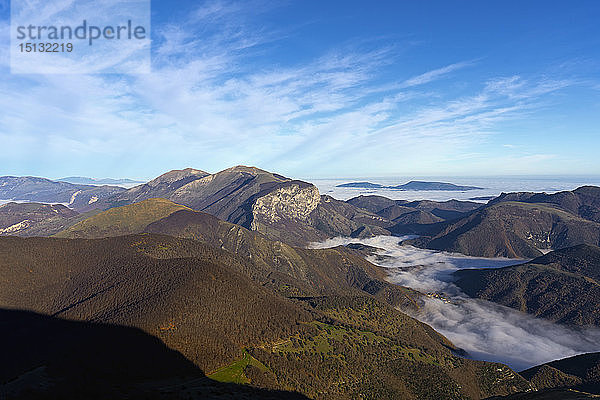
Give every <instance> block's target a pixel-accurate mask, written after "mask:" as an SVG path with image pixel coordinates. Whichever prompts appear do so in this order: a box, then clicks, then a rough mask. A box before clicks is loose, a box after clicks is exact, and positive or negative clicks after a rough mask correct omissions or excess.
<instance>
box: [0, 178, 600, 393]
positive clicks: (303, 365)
mask: <svg viewBox="0 0 600 400" xmlns="http://www.w3.org/2000/svg"><path fill="white" fill-rule="evenodd" d="M0 182H1V183H0V185H1V186H0V197H3V196H6V198H7V199H15V200H27V201H32V202H31V203H20V202H11V203H8V204H5V205H3V206H0V276H1V277H2V278H1V279H0V315H2V320H0V327H2V332H3V333H2V334H1V335H2V337H3V339H4V340H3V341H2V342H1V343H3V345H2V346H3V348H2V351H3V354H8V355H9V357H11V359H12V358H14V359H15V360H18V362H15V363H9V364H8V365H4V366H3V367H2V369H1V370H0V371H1V372H2V373H1V374H0V393H1V394H8V396H9V398H24V399H27V398H49V397H50V398H69V397H71V398H83V397H90V396H91V395H92V394H93V393H98V396H97V397H98V398H119V397H128V398H160V399H163V398H232V397H234V398H315V399H338V398H339V399H347V398H382V399H383V398H402V399H440V398H444V399H481V398H489V397H493V396H509V395H514V396H519V397H518V398H532V399H533V398H541V397H539V396H542V395H543V396H550V397H547V398H568V397H565V396H570V395H571V393H574V392H572V390H585V391H586V392H589V393H599V392H600V390H598V383H597V374H596V373H595V372H594V371H597V359H596V358H594V357H593V356H589V357H587V358H585V357H584V358H577V359H574V360H570V359H566V360H565V361H561V362H555V363H549V364H547V365H546V364H545V365H542V366H539V367H535V368H534V369H532V370H531V371H529V370H528V371H529V372H528V371H525V372H523V373H522V374H519V373H517V372H515V371H513V370H511V369H510V368H509V367H507V366H505V365H502V364H499V363H490V362H484V361H475V360H472V359H469V358H466V357H465V355H466V354H465V353H464V351H462V350H461V349H459V348H457V347H456V346H455V345H454V344H453V343H452V342H451V341H450V340H448V339H447V338H445V337H444V336H443V335H441V334H440V333H438V332H436V331H435V330H433V329H432V328H431V327H429V326H428V325H426V324H423V323H421V322H419V321H417V320H416V319H413V318H411V317H410V316H409V315H408V314H407V313H412V312H414V311H416V310H418V309H419V308H421V307H422V305H423V304H424V301H425V299H426V296H425V295H423V294H421V293H419V292H417V291H415V290H412V289H409V288H404V287H401V286H398V285H394V284H391V283H389V282H387V272H386V270H385V269H383V268H381V267H378V266H376V265H374V264H372V263H371V262H369V261H367V259H366V258H365V257H366V256H368V255H372V254H374V252H376V251H377V249H376V248H370V247H368V246H364V245H358V244H350V245H348V246H338V247H334V248H329V249H310V248H307V244H309V243H310V242H314V241H322V240H324V239H327V238H332V237H335V236H352V237H356V238H362V237H370V236H375V235H382V234H383V235H392V234H395V235H404V234H418V235H421V236H420V237H419V238H416V239H413V240H412V241H410V243H412V244H414V245H418V246H421V247H427V248H432V249H440V250H450V251H459V252H463V253H465V254H472V255H484V256H487V255H489V256H497V255H505V256H509V257H527V258H533V257H538V258H536V259H534V260H532V261H530V262H526V263H523V264H521V265H516V266H513V267H506V268H500V269H496V270H462V271H459V272H457V273H456V278H457V284H458V285H459V287H461V288H462V290H463V291H465V293H467V294H469V295H471V296H473V297H480V298H484V299H488V300H491V301H496V302H498V303H500V304H504V305H507V306H509V307H513V308H517V309H519V310H521V311H524V312H528V313H531V314H533V315H535V316H539V317H542V318H547V319H550V320H554V321H556V322H559V323H563V324H571V325H577V326H583V325H589V324H592V325H598V319H597V318H596V317H597V310H598V309H599V308H598V304H597V300H596V299H597V298H598V293H596V292H597V289H598V281H599V280H598V279H599V278H600V277H599V276H598V271H600V268H599V267H598V265H599V263H598V260H599V259H600V257H599V253H600V249H598V248H597V247H594V246H595V245H598V237H599V236H598V232H600V231H599V230H598V225H600V221H598V218H597V217H598V215H599V214H598V210H599V205H600V202H599V201H598V198H599V197H600V195H599V190H598V189H599V188H594V187H583V188H580V189H577V190H574V191H572V192H562V193H558V194H555V195H546V194H531V193H515V194H502V195H501V196H499V197H498V198H495V199H493V200H492V201H490V202H489V203H488V204H481V203H475V202H465V201H456V200H453V201H447V202H434V201H404V200H391V199H387V198H385V197H381V196H359V197H355V198H353V199H350V200H348V201H340V200H336V199H334V198H332V197H330V196H326V195H321V194H320V193H319V191H318V189H317V188H316V187H315V186H314V185H312V184H310V183H308V182H303V181H298V180H293V179H290V178H287V177H284V176H282V175H279V174H275V173H270V172H268V171H263V170H260V169H257V168H253V167H244V166H237V167H233V168H229V169H226V170H224V171H221V172H218V173H215V174H210V173H207V172H204V171H201V170H197V169H191V168H188V169H184V170H175V171H171V172H168V173H166V174H163V175H161V176H159V177H158V178H156V179H154V180H151V181H149V182H147V183H144V184H140V185H138V186H135V187H133V188H130V189H125V188H120V187H114V186H87V185H78V184H71V183H65V182H53V181H49V180H47V179H43V178H31V177H24V178H18V177H3V178H0ZM67 197H69V201H62V200H64V199H65V198H67ZM86 199H87V201H86ZM92 200H93V201H92ZM44 203H65V204H66V205H63V204H44ZM540 249H543V250H544V251H546V250H552V249H554V250H555V251H552V252H550V253H548V254H546V255H542V251H541V250H540ZM582 293H584V294H582ZM42 330H43V332H46V334H45V336H44V337H43V338H42V337H41V332H42ZM44 341H47V343H49V345H43V344H42V343H46V342H44ZM32 343H33V345H32ZM92 343H94V344H92ZM111 343H112V344H113V345H111ZM17 355H21V356H17ZM578 357H580V356H578ZM150 360H157V361H158V362H151V361H150ZM594 360H596V361H594ZM113 364H114V365H115V366H116V367H115V368H112V369H111V365H113ZM573 366H580V370H576V369H573ZM536 368H537V369H536ZM124 371H131V372H130V373H129V375H127V373H126V372H124ZM536 396H537V397H536ZM551 396H555V397H551ZM556 396H563V397H556ZM586 396H587V395H586ZM514 398H517V397H514Z"/></svg>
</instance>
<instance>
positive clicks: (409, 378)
mask: <svg viewBox="0 0 600 400" xmlns="http://www.w3.org/2000/svg"><path fill="white" fill-rule="evenodd" d="M240 239H241V240H244V239H243V237H241V238H240ZM336 251H337V252H340V253H339V254H340V255H341V256H342V257H340V258H338V260H339V262H341V263H342V264H337V265H339V267H341V268H342V269H343V268H347V267H348V266H349V265H352V261H351V259H352V258H353V257H352V253H351V251H350V250H345V249H340V250H336ZM316 252H317V253H319V254H322V255H325V256H326V255H327V254H331V255H333V254H334V253H331V252H327V251H316ZM0 254H3V257H0V276H2V277H3V279H2V280H0V307H3V308H13V309H14V308H19V309H28V310H32V311H35V312H38V313H44V314H46V315H52V316H55V317H60V318H65V319H69V320H79V321H90V320H93V321H95V322H96V323H102V324H104V323H110V324H118V325H127V326H129V327H132V328H138V329H141V330H142V331H143V332H145V333H146V334H150V335H152V336H154V337H156V338H159V339H160V340H161V341H162V342H163V343H164V344H165V345H166V346H167V347H168V348H169V349H172V350H175V351H177V352H179V353H181V354H182V355H183V356H185V357H186V358H187V359H188V360H190V361H191V362H193V363H194V365H195V366H196V367H198V368H200V369H201V370H202V371H203V373H205V374H206V375H208V376H209V377H211V378H213V379H215V380H219V381H224V382H240V383H251V384H253V385H255V386H260V387H264V388H269V389H281V388H287V389H288V390H296V391H299V392H301V393H303V394H305V395H307V396H309V397H311V398H319V399H326V398H360V397H363V398H383V397H387V398H431V399H434V398H435V399H437V398H448V399H452V398H456V399H458V398H483V397H487V396H491V395H496V394H508V393H513V392H516V391H524V390H527V389H528V388H529V384H528V383H527V382H526V381H525V380H524V379H522V378H521V377H520V376H519V375H517V374H516V373H514V372H513V371H511V370H510V369H509V368H508V367H506V366H504V365H502V364H497V363H487V362H481V361H474V360H468V359H464V358H461V357H458V356H455V355H454V354H453V352H452V349H453V348H454V347H453V346H452V344H451V343H450V342H449V341H448V340H447V339H445V338H444V337H443V336H441V335H440V334H438V333H437V332H435V331H434V330H433V329H431V328H430V327H429V326H427V325H425V324H422V323H420V322H418V321H416V320H415V319H413V318H410V317H408V316H407V315H405V314H403V313H401V312H399V311H398V310H397V309H395V308H394V307H392V306H390V305H388V304H386V303H383V302H381V301H380V300H378V299H375V298H373V297H372V296H370V295H368V294H367V293H365V292H363V293H364V294H360V293H358V292H355V291H353V290H349V291H347V292H346V294H344V295H341V294H337V295H334V294H330V295H324V296H316V297H312V296H311V297H300V298H298V297H295V298H294V297H291V298H286V297H284V296H281V295H280V294H278V292H277V291H274V290H272V289H271V288H269V287H265V286H264V285H262V284H260V283H259V282H257V281H255V280H254V279H252V278H251V277H250V276H249V275H247V274H246V273H245V272H244V271H251V270H253V269H254V268H256V265H255V264H254V263H253V261H252V259H251V258H250V257H239V256H237V255H235V254H233V253H231V252H229V251H227V250H225V249H219V248H217V247H213V246H209V245H207V244H204V243H201V242H199V241H194V240H187V239H178V238H173V237H169V236H164V235H156V234H144V235H131V236H120V237H115V238H107V239H86V240H83V239H53V238H27V239H24V238H16V237H3V238H0ZM343 254H346V256H344V255H343ZM330 260H332V259H331V258H330ZM344 260H346V261H344ZM273 262H274V263H276V260H273ZM253 265H254V267H253ZM300 265H301V264H300ZM319 265H320V266H324V265H325V263H322V262H321V263H317V264H315V265H314V267H315V268H318V266H319ZM331 265H336V263H331ZM344 265H345V266H344ZM335 268H337V267H335ZM296 273H297V274H299V276H302V274H303V269H302V268H300V269H299V270H298V271H297V272H296ZM2 321H3V323H4V320H2ZM19 326H22V325H16V326H14V325H13V326H8V327H6V329H5V330H10V331H11V334H13V335H19V332H18V329H19V328H18V327H19ZM5 330H3V331H5ZM15 330H16V331H15ZM76 332H77V331H75V334H76ZM89 332H90V335H93V334H94V333H93V332H91V331H89ZM40 333H41V331H40ZM5 334H6V333H3V335H5ZM122 335H127V332H124V333H122V334H119V336H122ZM53 337H54V336H53V334H51V336H50V338H53ZM27 338H30V339H35V337H32V336H23V339H24V340H26V339H27ZM111 338H112V341H114V342H115V344H116V346H119V347H117V349H119V348H121V343H127V341H125V342H120V341H119V340H118V339H119V338H118V337H116V338H115V337H114V336H111V335H110V334H109V335H108V336H107V339H111ZM65 339H66V343H68V344H73V345H74V346H76V345H78V344H81V346H82V347H81V348H79V350H78V351H77V352H75V353H73V352H72V351H70V350H69V347H67V348H64V347H62V346H60V343H63V342H61V341H58V342H50V343H57V346H60V347H59V348H57V349H56V351H57V352H58V351H59V350H60V353H52V351H54V347H53V346H48V338H45V339H44V340H42V341H41V345H42V346H43V347H42V348H43V349H50V350H51V352H50V353H45V354H50V359H49V360H50V361H49V363H51V364H52V365H60V363H61V362H62V361H61V359H64V357H65V355H67V356H68V355H72V354H74V357H85V356H86V355H89V354H92V357H90V359H91V360H93V359H95V356H93V355H94V354H95V353H96V352H99V353H102V352H103V349H104V348H105V347H104V344H103V343H104V342H100V343H98V344H89V342H86V340H87V336H83V337H82V336H81V335H79V336H78V337H77V338H76V341H75V342H73V341H72V340H71V341H69V340H68V337H67V338H63V337H59V340H65ZM2 343H3V344H2V346H12V345H14V343H13V341H3V342H2ZM136 343H137V345H136V346H133V345H132V346H131V348H129V349H127V348H126V349H124V351H123V353H122V354H121V355H120V357H117V358H116V359H115V360H119V359H121V357H127V356H130V355H131V354H132V352H134V353H135V352H138V351H139V349H140V348H141V347H143V345H144V343H145V342H143V340H142V339H141V340H138V341H137V342H136ZM38 346H40V343H37V342H35V343H32V344H31V347H30V349H31V351H32V352H34V353H35V352H36V349H37V348H38ZM125 346H126V345H125ZM3 354H5V352H4V351H3ZM52 354H55V355H54V356H53V355H52ZM110 354H111V353H110V352H106V353H102V354H100V355H99V357H101V358H100V359H99V361H98V365H97V370H96V371H97V372H96V373H99V374H110V373H112V374H113V376H116V377H115V379H120V378H121V377H122V376H123V375H124V374H120V369H111V368H106V367H105V364H104V360H106V357H110ZM152 354H153V353H151V352H150V353H148V354H147V357H150V356H152ZM171 354H172V353H171ZM43 355H44V353H41V356H43ZM173 356H175V357H176V356H177V355H176V354H174V355H173ZM22 359H23V360H25V358H21V357H17V360H22ZM162 359H166V358H162ZM75 360H77V358H75ZM144 360H146V358H142V359H141V360H139V362H143V361H144ZM159 360H161V358H159ZM66 361H67V365H69V366H71V365H73V364H71V363H70V362H69V361H70V360H69V359H68V358H67V360H66ZM136 361H138V360H129V361H128V362H126V363H125V364H124V365H123V366H122V368H126V367H127V366H128V365H136V364H135V363H136ZM10 365H12V364H10ZM30 365H32V363H24V364H23V366H22V368H23V369H22V370H23V371H27V370H29V369H27V367H28V366H30ZM75 365H77V366H78V367H80V366H81V364H75ZM86 365H89V364H88V362H85V363H84V364H83V366H84V368H83V369H82V370H81V372H80V373H85V372H86V368H87V367H85V366H86ZM137 365H139V364H137ZM145 365H146V367H147V368H146V370H145V371H148V370H149V372H144V373H141V378H140V379H141V380H143V379H145V377H147V376H148V374H149V373H152V369H151V366H153V365H155V363H154V362H152V363H150V362H147V363H145ZM170 365H171V364H170V362H165V365H162V366H161V368H163V371H164V369H166V368H168V367H169V366H170ZM182 367H183V373H184V374H185V373H187V372H186V369H185V368H189V366H186V365H185V364H184V365H182V366H179V367H178V366H177V365H175V366H174V367H173V368H174V369H173V373H182ZM119 368H121V367H119ZM136 368H137V367H134V368H133V371H136ZM71 371H72V370H71ZM159 371H160V370H159ZM72 373H73V372H70V373H69V375H67V376H72V375H70V374H72ZM74 373H78V371H77V370H76V371H75V372H74ZM158 375H159V376H160V373H159V374H158ZM92 376H94V378H95V375H92ZM127 376H129V375H127ZM94 378H92V379H94ZM21 379H22V380H27V382H29V385H33V386H34V387H36V388H41V390H48V389H44V388H45V387H47V382H48V380H47V379H46V375H44V374H42V375H36V373H33V374H29V375H27V376H22V377H21ZM129 380H131V381H134V382H135V379H134V378H128V381H129ZM340 380H343V382H345V383H344V384H343V385H341V384H340ZM85 382H86V381H85V380H84V381H82V383H85ZM109 382H110V381H109ZM99 383H100V384H101V383H102V381H100V382H99ZM165 384H169V387H172V388H171V391H173V390H178V389H177V388H178V387H183V386H185V387H186V388H187V390H188V391H189V390H192V391H193V390H194V388H195V385H197V384H198V382H195V381H191V382H190V381H189V380H186V379H180V380H177V381H176V382H175V383H173V381H172V380H167V382H164V381H161V380H157V381H156V382H155V384H154V385H153V386H151V387H152V388H157V392H159V391H158V389H159V388H161V387H164V386H163V385H165ZM179 384H180V385H181V386H178V385H179ZM50 388H51V387H50ZM3 389H4V388H3ZM105 389H106V390H110V388H105ZM50 390H51V389H50ZM159 393H160V392H159ZM228 397H229V398H231V397H235V395H234V394H229V395H228V394H227V392H225V398H228ZM200 398H202V397H200Z"/></svg>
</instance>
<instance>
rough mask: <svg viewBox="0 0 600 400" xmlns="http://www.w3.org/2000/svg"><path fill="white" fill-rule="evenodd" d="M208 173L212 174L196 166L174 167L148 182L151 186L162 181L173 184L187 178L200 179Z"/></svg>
mask: <svg viewBox="0 0 600 400" xmlns="http://www.w3.org/2000/svg"><path fill="white" fill-rule="evenodd" d="M208 175H210V174H209V173H208V172H205V171H202V170H199V169H194V168H185V169H174V170H172V171H169V172H166V173H164V174H162V175H160V176H159V177H158V178H155V179H153V180H151V181H150V182H148V184H149V185H151V186H156V185H159V184H161V183H166V184H171V183H173V182H177V181H180V180H182V179H186V178H197V179H200V178H202V177H205V176H208Z"/></svg>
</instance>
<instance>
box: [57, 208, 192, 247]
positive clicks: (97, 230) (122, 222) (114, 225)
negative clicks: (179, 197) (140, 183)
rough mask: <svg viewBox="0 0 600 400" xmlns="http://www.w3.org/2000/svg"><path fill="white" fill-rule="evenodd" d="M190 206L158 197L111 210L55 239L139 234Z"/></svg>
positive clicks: (79, 224)
mask: <svg viewBox="0 0 600 400" xmlns="http://www.w3.org/2000/svg"><path fill="white" fill-rule="evenodd" d="M179 210H188V208H187V207H185V206H182V205H180V204H176V203H173V202H172V201H169V200H165V199H160V198H155V199H148V200H144V201H141V202H139V203H136V204H132V205H127V206H122V207H116V208H111V209H109V210H106V211H104V212H101V213H100V214H97V215H94V216H93V217H90V218H88V219H86V220H84V221H81V222H79V223H77V224H75V225H73V226H71V227H70V228H68V229H66V230H64V231H62V232H59V233H58V234H56V235H55V236H56V237H62V238H87V239H96V238H103V237H110V236H120V235H128V234H132V233H139V232H141V231H142V230H144V228H145V227H146V226H147V225H148V224H150V223H152V222H154V221H157V220H159V219H162V218H164V217H166V216H168V215H170V214H172V213H174V212H176V211H179Z"/></svg>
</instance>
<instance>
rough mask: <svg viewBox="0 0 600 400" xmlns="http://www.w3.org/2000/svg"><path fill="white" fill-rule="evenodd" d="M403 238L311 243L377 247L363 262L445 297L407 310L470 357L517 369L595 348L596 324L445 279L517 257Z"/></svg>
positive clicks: (599, 343)
mask: <svg viewBox="0 0 600 400" xmlns="http://www.w3.org/2000/svg"><path fill="white" fill-rule="evenodd" d="M404 239H406V237H404V238H402V237H392V236H378V237H375V238H370V239H352V238H335V239H330V240H327V241H325V242H323V243H318V244H314V245H313V246H311V247H313V248H327V247H334V246H338V245H346V244H348V243H362V244H365V245H369V246H373V247H378V248H381V249H383V250H382V251H380V252H379V253H378V256H373V257H369V261H371V262H373V263H374V264H377V265H380V266H382V267H385V268H387V269H388V271H389V278H388V280H389V281H390V282H392V283H396V284H399V285H402V286H407V287H410V288H413V289H416V290H418V291H420V292H422V293H432V292H433V293H438V294H443V296H444V297H445V298H446V299H447V300H448V301H449V302H445V301H443V300H441V299H437V298H427V299H426V300H425V307H423V308H422V309H421V310H420V311H419V313H418V314H415V315H412V316H413V317H415V318H417V319H418V320H420V321H422V322H425V323H427V324H429V325H431V326H432V327H433V328H434V329H435V330H437V331H438V332H440V333H442V334H444V335H445V336H446V337H447V338H449V339H450V340H451V341H452V342H453V343H454V344H455V345H456V346H458V347H461V348H462V349H464V350H466V351H467V352H468V353H469V355H470V357H472V358H475V359H479V360H486V361H499V362H502V363H505V364H507V365H509V366H510V367H512V368H513V369H515V370H517V371H521V370H523V369H526V368H529V367H531V366H534V365H538V364H541V363H544V362H547V361H551V360H555V359H559V358H564V357H569V356H573V355H576V354H580V353H587V352H591V351H600V329H594V328H589V329H575V328H568V327H565V326H561V325H558V324H555V323H552V322H550V321H546V320H542V319H539V318H534V317H532V316H529V315H527V314H525V313H521V312H519V311H516V310H513V309H511V308H508V307H504V306H500V305H497V304H494V303H491V302H488V301H484V300H479V299H472V298H469V297H468V296H466V295H465V294H464V293H462V292H461V291H460V290H459V289H458V287H457V286H455V285H454V284H452V283H451V281H452V273H453V272H454V271H456V270H458V269H463V268H498V267H504V266H507V265H513V264H518V263H521V262H523V260H514V259H506V258H503V259H502V258H493V259H490V258H476V257H467V256H462V255H459V254H451V253H444V252H436V251H431V250H423V249H418V248H415V247H412V246H406V245H405V246H402V245H400V244H399V242H400V241H402V240H404Z"/></svg>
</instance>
